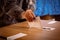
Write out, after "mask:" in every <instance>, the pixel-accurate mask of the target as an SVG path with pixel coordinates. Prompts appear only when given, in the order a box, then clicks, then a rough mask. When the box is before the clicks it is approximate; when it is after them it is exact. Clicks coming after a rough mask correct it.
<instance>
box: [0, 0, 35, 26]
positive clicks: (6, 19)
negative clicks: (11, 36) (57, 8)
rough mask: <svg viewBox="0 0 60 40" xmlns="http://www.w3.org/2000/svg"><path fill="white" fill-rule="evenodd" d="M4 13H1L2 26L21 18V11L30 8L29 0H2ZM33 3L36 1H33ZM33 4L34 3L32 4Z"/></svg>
mask: <svg viewBox="0 0 60 40" xmlns="http://www.w3.org/2000/svg"><path fill="white" fill-rule="evenodd" d="M2 1H3V5H2V13H1V14H2V15H0V27H2V26H6V25H10V24H14V23H17V22H20V21H22V20H21V13H22V12H23V11H26V10H27V9H28V5H29V2H30V1H29V0H2ZM33 3H35V2H34V1H33ZM32 6H33V5H32Z"/></svg>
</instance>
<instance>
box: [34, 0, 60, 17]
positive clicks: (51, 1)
mask: <svg viewBox="0 0 60 40" xmlns="http://www.w3.org/2000/svg"><path fill="white" fill-rule="evenodd" d="M35 6H36V10H35V11H34V13H35V15H36V16H44V15H60V0H36V5H35Z"/></svg>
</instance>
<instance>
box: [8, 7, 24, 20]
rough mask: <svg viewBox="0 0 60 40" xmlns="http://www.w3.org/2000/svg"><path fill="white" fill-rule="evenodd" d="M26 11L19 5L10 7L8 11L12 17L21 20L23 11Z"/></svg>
mask: <svg viewBox="0 0 60 40" xmlns="http://www.w3.org/2000/svg"><path fill="white" fill-rule="evenodd" d="M23 12H24V10H23V9H22V8H20V7H19V6H15V7H14V8H12V9H10V10H9V11H8V13H7V14H8V15H10V16H11V17H13V18H15V20H17V21H18V20H20V19H22V15H21V14H22V13H23Z"/></svg>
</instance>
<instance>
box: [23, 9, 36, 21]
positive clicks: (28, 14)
mask: <svg viewBox="0 0 60 40" xmlns="http://www.w3.org/2000/svg"><path fill="white" fill-rule="evenodd" d="M24 17H25V19H26V20H27V21H29V22H31V21H33V20H34V19H35V15H34V13H33V12H32V10H30V9H29V10H26V12H25V13H24Z"/></svg>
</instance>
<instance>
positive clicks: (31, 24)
mask: <svg viewBox="0 0 60 40" xmlns="http://www.w3.org/2000/svg"><path fill="white" fill-rule="evenodd" d="M28 25H29V27H30V28H32V27H35V28H38V29H41V28H42V27H41V21H40V17H36V18H35V20H34V21H32V22H28Z"/></svg>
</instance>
